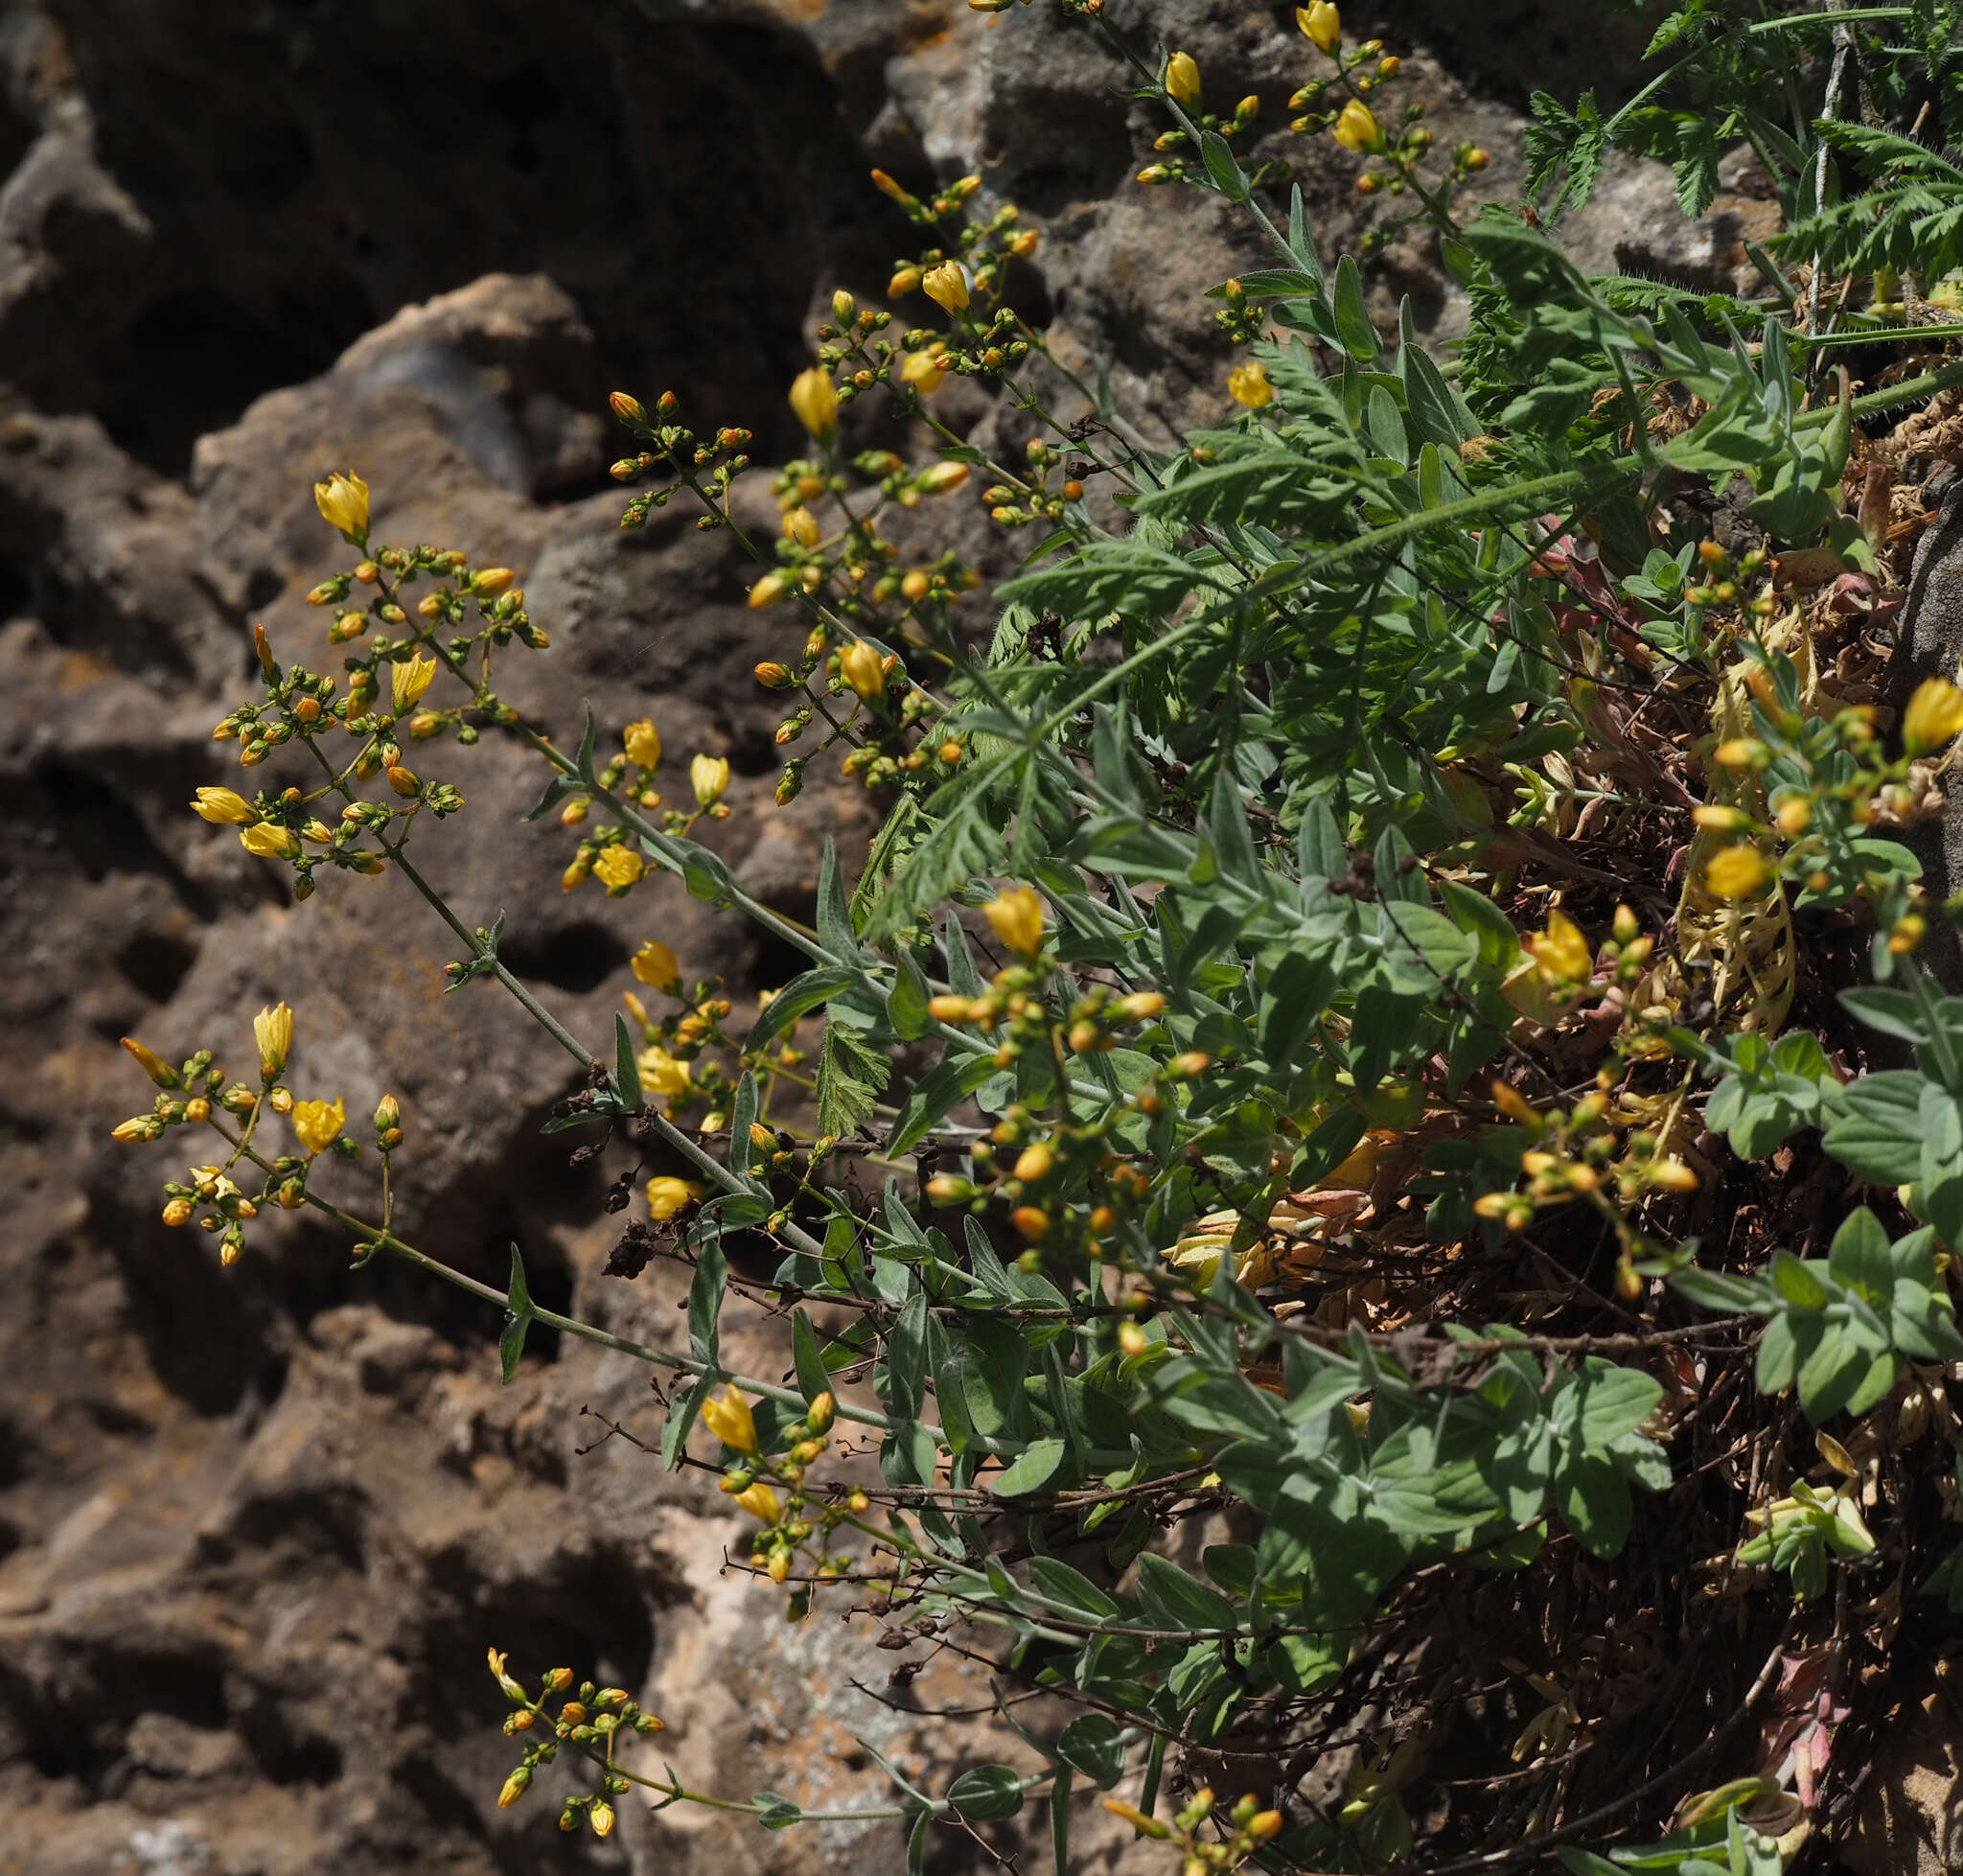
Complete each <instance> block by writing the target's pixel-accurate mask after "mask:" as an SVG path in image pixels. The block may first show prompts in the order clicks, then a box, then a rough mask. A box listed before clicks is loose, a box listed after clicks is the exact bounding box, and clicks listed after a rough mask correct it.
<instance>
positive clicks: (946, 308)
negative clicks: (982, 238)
mask: <svg viewBox="0 0 1963 1876" xmlns="http://www.w3.org/2000/svg"><path fill="white" fill-rule="evenodd" d="M920 285H921V286H922V287H923V288H925V289H926V291H927V297H928V298H929V299H931V300H932V301H933V302H934V303H935V306H937V307H939V308H940V310H941V311H942V312H943V313H965V312H966V311H967V310H968V275H967V272H966V270H965V269H964V268H963V267H962V266H961V264H960V263H959V262H958V261H943V262H942V263H941V264H940V265H939V266H937V267H929V268H928V269H927V271H926V272H925V273H923V274H922V275H921V276H920Z"/></svg>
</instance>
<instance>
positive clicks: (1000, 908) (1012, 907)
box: [981, 886, 1043, 958]
mask: <svg viewBox="0 0 1963 1876" xmlns="http://www.w3.org/2000/svg"><path fill="white" fill-rule="evenodd" d="M981 911H982V913H983V915H985V916H986V917H987V920H988V922H989V924H990V925H992V926H993V927H994V928H995V936H996V937H997V938H1000V939H1001V940H1002V941H1003V943H1005V945H1007V946H1008V948H1009V949H1010V950H1011V951H1013V952H1014V953H1015V954H1016V955H1017V956H1018V957H1020V958H1033V957H1034V956H1035V955H1036V953H1037V952H1038V951H1040V950H1041V949H1042V948H1043V901H1042V900H1041V899H1039V898H1038V897H1037V896H1036V895H1035V893H1034V892H1031V891H1030V890H1029V888H1028V887H1027V886H1015V887H1011V888H1010V889H1009V890H1008V891H1007V892H1004V893H1001V894H1000V895H998V896H997V897H995V898H993V899H990V900H989V902H988V903H987V904H986V905H985V906H983V907H982V908H981Z"/></svg>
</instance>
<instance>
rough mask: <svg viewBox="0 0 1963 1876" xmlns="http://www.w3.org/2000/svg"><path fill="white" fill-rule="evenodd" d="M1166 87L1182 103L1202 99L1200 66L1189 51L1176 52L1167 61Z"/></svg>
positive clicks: (1195, 102) (1195, 101) (1194, 102)
mask: <svg viewBox="0 0 1963 1876" xmlns="http://www.w3.org/2000/svg"><path fill="white" fill-rule="evenodd" d="M1166 92H1167V93H1168V94H1169V95H1170V96H1171V97H1173V98H1176V99H1177V100H1178V101H1179V102H1180V103H1181V104H1198V103H1199V101H1200V68H1199V66H1198V65H1197V64H1195V63H1194V62H1193V56H1192V54H1191V53H1189V52H1175V53H1174V54H1173V55H1172V57H1171V58H1168V59H1167V60H1166Z"/></svg>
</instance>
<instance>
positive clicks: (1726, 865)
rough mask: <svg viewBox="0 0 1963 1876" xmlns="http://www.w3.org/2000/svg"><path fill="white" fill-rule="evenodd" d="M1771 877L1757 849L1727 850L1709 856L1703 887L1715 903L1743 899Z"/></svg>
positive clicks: (1726, 848) (1741, 847)
mask: <svg viewBox="0 0 1963 1876" xmlns="http://www.w3.org/2000/svg"><path fill="white" fill-rule="evenodd" d="M1771 876H1772V869H1771V868H1769V867H1768V866H1767V864H1766V856H1765V855H1764V854H1763V853H1761V852H1760V851H1759V849H1758V848H1757V847H1755V846H1727V847H1724V848H1723V849H1722V850H1721V851H1720V852H1717V853H1714V854H1713V855H1712V856H1711V859H1710V864H1709V865H1707V866H1706V867H1705V869H1704V887H1705V890H1706V891H1707V892H1709V893H1710V894H1711V896H1712V897H1713V898H1714V899H1744V898H1749V897H1750V896H1751V895H1752V894H1753V893H1754V892H1757V891H1758V890H1759V888H1760V887H1762V886H1763V885H1765V883H1766V881H1767V880H1768V879H1769V878H1770V877H1771Z"/></svg>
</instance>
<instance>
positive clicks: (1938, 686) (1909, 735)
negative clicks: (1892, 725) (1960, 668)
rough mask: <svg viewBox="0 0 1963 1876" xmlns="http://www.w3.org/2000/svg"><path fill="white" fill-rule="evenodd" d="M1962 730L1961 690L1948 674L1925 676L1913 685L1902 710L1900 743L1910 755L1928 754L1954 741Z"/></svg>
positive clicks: (1962, 704)
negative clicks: (1913, 692)
mask: <svg viewBox="0 0 1963 1876" xmlns="http://www.w3.org/2000/svg"><path fill="white" fill-rule="evenodd" d="M1958 730H1963V690H1958V689H1957V688H1956V686H1955V685H1954V684H1952V683H1950V681H1949V680H1948V679H1947V678H1925V679H1923V681H1922V682H1921V683H1919V684H1917V685H1916V686H1915V695H1914V696H1912V697H1911V698H1909V700H1908V707H1907V709H1906V710H1905V711H1904V712H1903V714H1902V746H1903V748H1904V749H1905V750H1906V751H1907V752H1908V753H1909V754H1910V755H1928V754H1930V753H1932V752H1934V751H1936V750H1939V749H1941V748H1943V747H1944V746H1945V745H1946V744H1948V743H1951V742H1953V741H1954V740H1955V737H1956V733H1957V731H1958Z"/></svg>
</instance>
